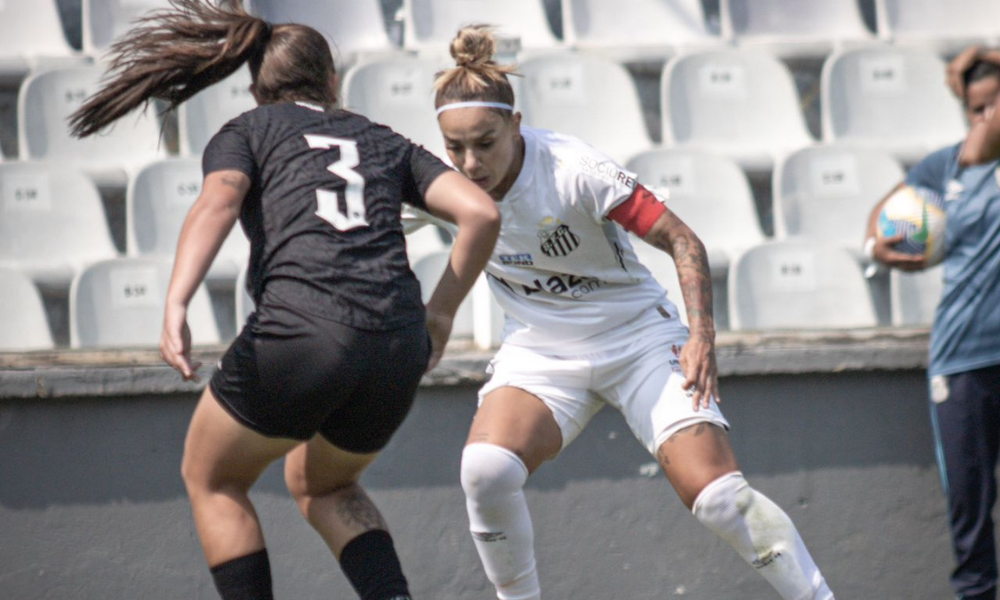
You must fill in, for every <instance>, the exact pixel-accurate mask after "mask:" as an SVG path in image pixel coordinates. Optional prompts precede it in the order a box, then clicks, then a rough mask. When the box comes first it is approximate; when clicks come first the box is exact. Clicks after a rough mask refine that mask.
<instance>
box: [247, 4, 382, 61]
mask: <svg viewBox="0 0 1000 600" xmlns="http://www.w3.org/2000/svg"><path fill="white" fill-rule="evenodd" d="M251 10H253V12H254V13H255V14H257V15H260V16H261V17H262V18H264V19H266V20H268V21H270V22H272V23H302V24H304V25H308V26H310V27H312V28H313V29H316V30H317V31H319V32H320V33H322V34H323V35H324V36H325V37H326V39H327V41H328V42H329V43H330V50H331V51H333V57H334V61H335V62H336V63H337V66H338V67H340V68H343V67H344V66H347V65H351V64H355V63H357V62H360V61H363V60H366V59H367V58H370V57H373V56H379V55H382V54H387V53H392V52H395V51H397V50H398V49H397V48H396V46H395V45H394V44H393V43H392V41H391V40H390V39H389V34H388V33H387V32H386V29H385V19H384V18H383V16H382V6H381V4H380V2H379V0H323V1H322V2H315V1H313V0H252V3H251Z"/></svg>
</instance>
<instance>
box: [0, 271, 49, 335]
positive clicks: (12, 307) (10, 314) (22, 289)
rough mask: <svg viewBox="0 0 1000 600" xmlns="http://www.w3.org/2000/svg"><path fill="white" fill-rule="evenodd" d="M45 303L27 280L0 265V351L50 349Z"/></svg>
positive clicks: (25, 277) (28, 279)
mask: <svg viewBox="0 0 1000 600" xmlns="http://www.w3.org/2000/svg"><path fill="white" fill-rule="evenodd" d="M54 346H55V343H54V342H53V340H52V332H51V330H50V329H49V321H48V317H47V316H46V314H45V305H44V304H43V303H42V297H41V295H40V294H39V293H38V289H37V288H36V287H35V284H34V283H32V282H31V279H30V278H29V277H28V276H27V275H25V274H24V273H22V272H21V271H19V270H17V269H5V268H0V352H10V351H14V350H19V351H20V350H47V349H50V348H53V347H54Z"/></svg>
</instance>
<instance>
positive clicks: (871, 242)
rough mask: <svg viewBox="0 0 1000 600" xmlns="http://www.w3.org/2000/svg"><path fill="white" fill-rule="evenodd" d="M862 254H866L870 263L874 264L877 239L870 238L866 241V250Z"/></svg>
mask: <svg viewBox="0 0 1000 600" xmlns="http://www.w3.org/2000/svg"><path fill="white" fill-rule="evenodd" d="M862 252H864V255H865V258H867V259H868V261H869V262H874V261H875V238H874V237H870V238H868V239H867V240H865V245H864V249H863V250H862Z"/></svg>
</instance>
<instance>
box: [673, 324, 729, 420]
mask: <svg viewBox="0 0 1000 600" xmlns="http://www.w3.org/2000/svg"><path fill="white" fill-rule="evenodd" d="M680 361H681V370H682V371H683V372H684V376H685V380H684V384H683V385H682V386H681V387H683V388H684V389H685V390H686V391H687V393H688V395H689V396H690V397H691V400H692V403H693V404H692V408H694V410H698V409H699V408H708V407H709V406H710V405H711V402H712V398H715V401H716V402H721V400H720V399H719V391H718V390H719V371H718V368H717V367H716V364H715V342H714V340H712V339H710V338H707V337H705V336H701V335H696V334H692V335H691V337H690V339H688V341H687V343H686V344H684V347H683V348H682V349H681V356H680Z"/></svg>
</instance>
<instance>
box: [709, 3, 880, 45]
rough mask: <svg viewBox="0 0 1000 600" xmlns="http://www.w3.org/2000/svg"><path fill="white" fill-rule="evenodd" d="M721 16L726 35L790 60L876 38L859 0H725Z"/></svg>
mask: <svg viewBox="0 0 1000 600" xmlns="http://www.w3.org/2000/svg"><path fill="white" fill-rule="evenodd" d="M719 20H720V25H721V28H722V37H723V38H724V39H727V40H732V41H734V42H735V43H736V44H737V45H738V46H740V47H741V48H754V49H758V50H764V51H767V52H769V53H771V54H774V55H775V56H778V57H780V58H785V59H815V58H822V57H824V56H826V55H827V54H829V53H830V52H832V51H834V50H835V49H839V48H849V47H853V46H857V45H864V44H871V43H873V42H875V36H874V35H873V34H872V33H871V32H870V31H869V30H868V28H867V27H866V26H865V23H864V18H863V17H862V16H861V9H860V7H859V6H858V1H857V0H822V2H802V1H801V0H721V2H720V5H719Z"/></svg>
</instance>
